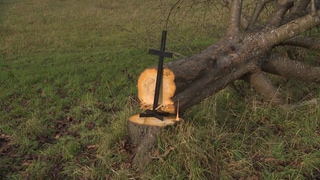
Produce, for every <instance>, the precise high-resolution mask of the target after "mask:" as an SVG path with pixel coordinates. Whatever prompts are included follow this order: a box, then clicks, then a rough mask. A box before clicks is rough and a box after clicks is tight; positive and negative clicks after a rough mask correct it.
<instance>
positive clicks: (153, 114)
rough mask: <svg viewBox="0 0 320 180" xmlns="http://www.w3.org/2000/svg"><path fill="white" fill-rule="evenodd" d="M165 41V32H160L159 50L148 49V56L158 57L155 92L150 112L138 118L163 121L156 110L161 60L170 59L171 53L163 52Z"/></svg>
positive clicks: (160, 80) (160, 77)
mask: <svg viewBox="0 0 320 180" xmlns="http://www.w3.org/2000/svg"><path fill="white" fill-rule="evenodd" d="M166 39H167V31H162V38H161V45H160V50H155V49H149V54H152V55H157V56H159V62H158V71H157V79H156V87H155V92H154V100H153V108H152V111H150V110H147V111H146V114H140V117H156V118H158V119H160V120H163V117H162V116H161V115H159V114H158V113H157V110H156V109H157V107H158V103H159V95H160V88H161V83H162V78H163V77H162V75H163V59H164V57H169V58H172V53H170V52H165V49H166Z"/></svg>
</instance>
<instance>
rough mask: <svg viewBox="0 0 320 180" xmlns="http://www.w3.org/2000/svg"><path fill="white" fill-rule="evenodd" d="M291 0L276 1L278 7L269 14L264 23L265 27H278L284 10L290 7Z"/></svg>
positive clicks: (284, 12)
mask: <svg viewBox="0 0 320 180" xmlns="http://www.w3.org/2000/svg"><path fill="white" fill-rule="evenodd" d="M292 5H293V0H285V1H281V3H278V9H277V10H275V11H274V13H273V14H272V15H271V16H270V19H269V20H268V21H267V23H266V27H267V28H268V27H269V26H272V27H279V26H280V25H281V22H282V19H283V17H284V15H285V14H286V12H287V11H288V10H289V9H290V8H291V7H292Z"/></svg>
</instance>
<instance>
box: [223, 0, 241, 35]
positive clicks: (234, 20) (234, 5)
mask: <svg viewBox="0 0 320 180" xmlns="http://www.w3.org/2000/svg"><path fill="white" fill-rule="evenodd" d="M241 8H242V0H233V1H232V2H231V5H230V22H229V27H228V31H227V34H226V36H230V37H232V36H234V35H237V34H239V31H240V30H239V29H240V17H241Z"/></svg>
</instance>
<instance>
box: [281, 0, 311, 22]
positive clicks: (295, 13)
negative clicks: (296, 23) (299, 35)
mask: <svg viewBox="0 0 320 180" xmlns="http://www.w3.org/2000/svg"><path fill="white" fill-rule="evenodd" d="M309 3H310V0H300V1H295V2H294V5H293V7H292V8H291V10H290V12H289V13H288V15H287V16H286V19H285V20H284V22H285V23H286V22H289V21H292V20H293V19H296V18H299V17H302V16H304V15H306V14H307V11H306V9H307V7H308V5H309Z"/></svg>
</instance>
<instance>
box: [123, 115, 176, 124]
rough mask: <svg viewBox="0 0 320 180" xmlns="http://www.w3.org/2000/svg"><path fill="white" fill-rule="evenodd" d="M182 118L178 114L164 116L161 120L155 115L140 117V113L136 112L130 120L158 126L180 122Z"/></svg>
mask: <svg viewBox="0 0 320 180" xmlns="http://www.w3.org/2000/svg"><path fill="white" fill-rule="evenodd" d="M180 120H181V119H180V118H179V117H178V116H173V115H170V116H164V117H163V120H160V119H158V118H155V117H140V114H136V115H134V116H131V117H130V118H129V121H131V122H133V123H135V124H140V125H147V126H156V127H165V126H168V125H173V124H175V123H177V122H179V121H180Z"/></svg>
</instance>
